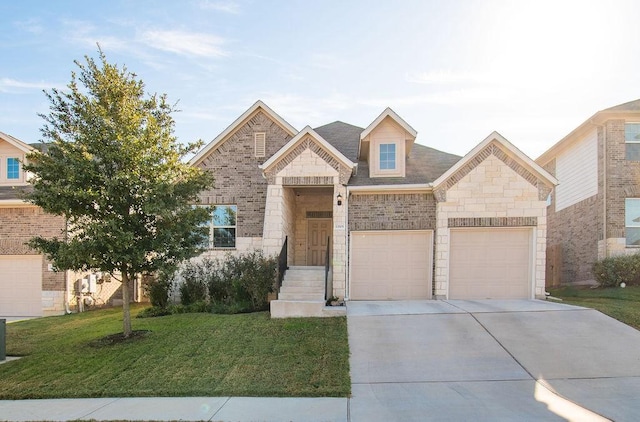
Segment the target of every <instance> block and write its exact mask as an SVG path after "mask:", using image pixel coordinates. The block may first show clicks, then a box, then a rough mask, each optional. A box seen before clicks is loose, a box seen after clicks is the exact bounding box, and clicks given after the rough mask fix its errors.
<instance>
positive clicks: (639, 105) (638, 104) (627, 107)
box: [602, 99, 640, 111]
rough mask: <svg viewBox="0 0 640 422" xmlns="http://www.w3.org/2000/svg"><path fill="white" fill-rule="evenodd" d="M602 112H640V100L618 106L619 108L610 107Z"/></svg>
mask: <svg viewBox="0 0 640 422" xmlns="http://www.w3.org/2000/svg"><path fill="white" fill-rule="evenodd" d="M602 111H640V99H639V100H633V101H629V102H626V103H623V104H618V105H617V106H613V107H609V108H606V109H604V110H602Z"/></svg>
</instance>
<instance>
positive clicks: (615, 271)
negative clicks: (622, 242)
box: [592, 254, 640, 287]
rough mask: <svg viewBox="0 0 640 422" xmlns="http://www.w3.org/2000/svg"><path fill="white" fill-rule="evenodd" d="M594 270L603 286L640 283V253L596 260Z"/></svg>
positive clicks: (595, 275)
mask: <svg viewBox="0 0 640 422" xmlns="http://www.w3.org/2000/svg"><path fill="white" fill-rule="evenodd" d="M592 270H593V275H594V277H595V279H596V280H597V281H598V283H599V284H600V286H602V287H617V286H619V285H620V283H626V284H627V285H634V284H640V254H633V255H621V256H614V257H610V258H605V259H602V260H600V261H597V262H595V263H594V264H593V267H592Z"/></svg>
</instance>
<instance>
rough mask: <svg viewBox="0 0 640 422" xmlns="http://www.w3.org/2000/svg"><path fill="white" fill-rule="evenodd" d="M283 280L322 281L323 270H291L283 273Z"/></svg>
mask: <svg viewBox="0 0 640 422" xmlns="http://www.w3.org/2000/svg"><path fill="white" fill-rule="evenodd" d="M284 279H285V280H304V281H324V271H318V272H315V271H313V272H312V271H295V270H294V271H292V270H287V272H286V273H284Z"/></svg>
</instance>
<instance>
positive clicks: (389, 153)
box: [380, 144, 396, 170]
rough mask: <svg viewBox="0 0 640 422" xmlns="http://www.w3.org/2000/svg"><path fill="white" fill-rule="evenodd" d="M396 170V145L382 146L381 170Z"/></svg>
mask: <svg viewBox="0 0 640 422" xmlns="http://www.w3.org/2000/svg"><path fill="white" fill-rule="evenodd" d="M395 169H396V144H380V170H395Z"/></svg>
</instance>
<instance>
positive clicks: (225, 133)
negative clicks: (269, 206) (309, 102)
mask: <svg viewBox="0 0 640 422" xmlns="http://www.w3.org/2000/svg"><path fill="white" fill-rule="evenodd" d="M259 108H261V109H262V110H264V111H265V112H266V113H267V114H268V115H269V117H271V118H272V119H273V120H275V121H276V122H278V124H279V125H280V126H281V127H282V128H283V129H285V130H286V131H287V132H289V135H291V136H294V135H295V134H296V133H298V131H297V130H296V128H294V127H293V126H291V125H290V124H289V123H287V122H286V121H285V120H284V119H283V118H282V117H280V116H279V115H278V114H277V113H276V112H275V111H273V110H272V109H271V108H269V106H267V105H266V104H265V103H263V102H262V101H261V100H258V101H256V102H255V103H254V104H253V105H252V106H251V107H249V109H248V110H247V111H245V112H244V113H242V114H241V115H240V117H238V118H237V119H236V120H234V121H233V123H231V124H230V125H229V126H228V127H227V128H226V129H225V130H224V131H222V133H220V135H218V136H216V137H215V138H214V139H213V141H211V142H209V143H208V144H207V145H206V146H205V147H204V148H202V149H201V150H200V151H199V152H198V153H197V154H196V155H195V156H194V157H193V158H192V159H191V160H189V164H191V165H195V164H197V163H198V162H199V161H200V160H201V159H202V158H204V157H205V156H206V155H207V154H209V152H211V151H212V150H213V149H214V148H215V147H217V146H218V145H219V144H220V143H222V142H223V141H224V140H226V138H227V136H229V134H231V133H232V132H234V131H235V130H236V129H238V127H239V126H240V125H241V124H242V122H243V121H245V120H246V119H247V118H248V117H249V116H251V115H252V114H253V113H254V112H255V111H256V110H257V109H259Z"/></svg>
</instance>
